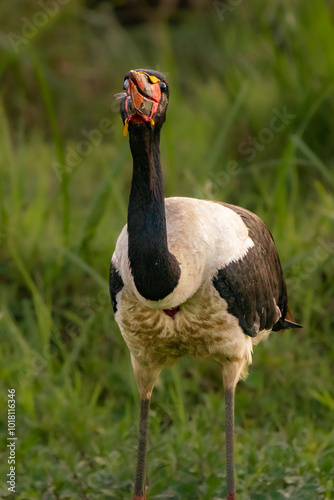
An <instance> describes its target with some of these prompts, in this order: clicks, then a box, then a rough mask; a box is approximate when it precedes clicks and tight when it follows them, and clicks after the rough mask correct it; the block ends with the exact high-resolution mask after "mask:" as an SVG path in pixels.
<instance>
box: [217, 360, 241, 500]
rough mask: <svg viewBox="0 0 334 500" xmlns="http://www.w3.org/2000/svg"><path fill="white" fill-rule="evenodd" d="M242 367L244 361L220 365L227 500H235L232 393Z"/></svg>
mask: <svg viewBox="0 0 334 500" xmlns="http://www.w3.org/2000/svg"><path fill="white" fill-rule="evenodd" d="M244 365H245V360H244V359H236V360H233V361H228V362H226V363H224V364H223V365H222V373H223V382H224V390H225V432H226V484H227V500H236V496H235V480H234V392H235V386H236V385H237V382H238V380H239V378H240V374H241V372H242V369H243V367H244Z"/></svg>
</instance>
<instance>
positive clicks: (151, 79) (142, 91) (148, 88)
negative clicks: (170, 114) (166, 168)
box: [114, 69, 169, 135]
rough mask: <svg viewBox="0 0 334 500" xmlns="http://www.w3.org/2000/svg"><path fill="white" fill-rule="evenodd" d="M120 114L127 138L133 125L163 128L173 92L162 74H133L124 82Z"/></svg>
mask: <svg viewBox="0 0 334 500" xmlns="http://www.w3.org/2000/svg"><path fill="white" fill-rule="evenodd" d="M114 98H115V99H121V105H120V112H121V117H122V120H123V123H124V135H126V133H127V130H128V127H129V126H130V127H132V126H133V124H136V125H137V126H146V127H152V128H161V127H162V124H163V122H164V121H165V118H166V111H167V106H168V98H169V89H168V83H167V81H166V78H165V77H164V75H162V74H161V73H158V72H157V71H153V70H149V69H137V70H131V71H129V73H128V74H127V75H126V76H125V78H124V89H123V92H121V93H119V94H116V95H115V96H114Z"/></svg>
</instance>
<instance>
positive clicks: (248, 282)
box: [213, 203, 300, 337]
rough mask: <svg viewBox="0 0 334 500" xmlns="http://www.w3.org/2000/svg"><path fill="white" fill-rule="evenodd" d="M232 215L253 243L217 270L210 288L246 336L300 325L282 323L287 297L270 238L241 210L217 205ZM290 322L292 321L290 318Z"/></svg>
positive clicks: (259, 222) (263, 227)
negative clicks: (241, 224) (243, 254)
mask: <svg viewBox="0 0 334 500" xmlns="http://www.w3.org/2000/svg"><path fill="white" fill-rule="evenodd" d="M221 204H222V205H224V206H225V207H227V208H229V209H231V210H233V211H234V212H236V213H237V214H238V215H239V216H240V217H241V218H242V220H243V222H244V224H245V225H246V226H247V228H248V232H249V236H250V238H251V239H252V240H253V242H254V246H253V247H252V248H250V249H249V250H248V252H247V254H246V255H245V257H243V258H242V259H240V260H237V261H233V262H231V263H230V264H228V265H227V266H226V267H224V268H222V269H219V270H218V274H217V275H216V276H215V277H214V278H213V284H214V286H215V288H216V289H217V290H218V292H219V294H220V296H221V297H222V298H223V299H225V300H226V302H227V305H228V311H229V313H231V314H233V315H234V316H236V317H237V318H238V320H239V324H240V327H241V328H242V329H243V331H244V332H245V334H246V335H249V336H250V337H255V336H256V335H257V333H258V332H259V331H261V330H283V329H285V328H298V327H300V325H297V324H296V323H293V322H292V321H289V320H288V319H286V316H287V315H288V316H289V313H288V305H287V302H288V297H287V291H286V285H285V280H284V275H283V271H282V267H281V263H280V260H279V256H278V253H277V250H276V247H275V243H274V240H273V237H272V235H271V234H270V232H269V230H268V228H267V227H266V225H265V224H264V222H263V221H262V220H261V219H260V218H259V217H257V216H256V215H255V214H253V213H252V212H249V211H248V210H245V209H243V208H240V207H237V206H234V205H229V204H227V203H221ZM291 319H292V318H291Z"/></svg>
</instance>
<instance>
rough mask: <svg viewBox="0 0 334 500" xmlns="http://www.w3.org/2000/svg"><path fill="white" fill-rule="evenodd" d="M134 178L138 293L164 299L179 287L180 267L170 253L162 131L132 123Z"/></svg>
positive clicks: (132, 254)
mask: <svg viewBox="0 0 334 500" xmlns="http://www.w3.org/2000/svg"><path fill="white" fill-rule="evenodd" d="M129 135H130V148H131V152H132V157H133V176H132V184H131V194H130V201H129V211H128V234H129V260H130V266H131V270H132V275H133V278H134V282H135V285H136V288H137V290H138V292H139V293H140V294H141V295H142V296H143V297H145V298H146V299H149V300H161V299H163V298H164V297H166V296H167V295H169V294H170V293H171V292H172V291H173V290H174V288H175V287H176V285H177V283H178V281H179V277H180V267H179V265H178V262H177V260H176V258H175V257H174V255H173V254H171V253H170V252H169V250H168V244H167V229H166V214H165V200H164V193H163V182H162V171H161V164H160V149H159V143H160V130H156V129H155V128H154V129H153V128H152V127H151V126H149V125H143V124H141V125H136V124H134V123H130V127H129Z"/></svg>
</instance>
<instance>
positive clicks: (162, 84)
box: [159, 82, 167, 91]
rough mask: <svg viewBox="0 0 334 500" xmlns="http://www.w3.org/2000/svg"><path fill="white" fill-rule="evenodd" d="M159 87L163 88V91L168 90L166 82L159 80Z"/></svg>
mask: <svg viewBox="0 0 334 500" xmlns="http://www.w3.org/2000/svg"><path fill="white" fill-rule="evenodd" d="M159 87H160V88H161V90H162V91H164V90H166V88H167V86H166V84H165V83H164V82H159Z"/></svg>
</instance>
